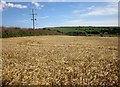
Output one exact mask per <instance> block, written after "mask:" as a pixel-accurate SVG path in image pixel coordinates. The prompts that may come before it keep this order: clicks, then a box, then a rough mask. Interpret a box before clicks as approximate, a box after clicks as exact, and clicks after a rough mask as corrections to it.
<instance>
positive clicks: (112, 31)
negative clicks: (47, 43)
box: [0, 26, 119, 38]
mask: <svg viewBox="0 0 120 87" xmlns="http://www.w3.org/2000/svg"><path fill="white" fill-rule="evenodd" d="M0 30H1V28H0ZM118 32H119V28H118V27H91V26H89V27H84V26H79V27H54V28H42V29H35V30H33V29H31V28H17V27H2V37H3V38H8V37H22V36H40V35H70V36H96V35H97V36H98V35H99V36H118Z"/></svg>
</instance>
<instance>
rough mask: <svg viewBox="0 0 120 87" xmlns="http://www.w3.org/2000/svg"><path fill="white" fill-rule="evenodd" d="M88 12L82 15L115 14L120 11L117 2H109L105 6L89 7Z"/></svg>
mask: <svg viewBox="0 0 120 87" xmlns="http://www.w3.org/2000/svg"><path fill="white" fill-rule="evenodd" d="M88 9H89V10H90V11H88V13H85V14H82V15H81V16H100V15H114V14H117V13H118V5H117V4H116V3H109V5H107V6H104V7H93V6H92V7H89V8H88Z"/></svg>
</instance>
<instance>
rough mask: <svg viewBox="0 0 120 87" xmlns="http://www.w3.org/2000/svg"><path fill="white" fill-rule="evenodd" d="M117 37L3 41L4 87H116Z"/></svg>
mask: <svg viewBox="0 0 120 87" xmlns="http://www.w3.org/2000/svg"><path fill="white" fill-rule="evenodd" d="M117 57H118V39H117V37H99V36H96V37H94V36H93V37H92V36H91V37H86V36H31V37H17V38H4V39H2V70H3V71H2V82H3V84H4V85H50V86H51V85H117V84H118V68H117Z"/></svg>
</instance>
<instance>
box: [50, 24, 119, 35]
mask: <svg viewBox="0 0 120 87" xmlns="http://www.w3.org/2000/svg"><path fill="white" fill-rule="evenodd" d="M50 30H54V31H59V32H62V33H64V34H66V35H73V36H80V35H86V36H87V35H88V36H91V35H118V27H91V26H88V27H85V26H79V27H55V28H50Z"/></svg>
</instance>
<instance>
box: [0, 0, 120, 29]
mask: <svg viewBox="0 0 120 87" xmlns="http://www.w3.org/2000/svg"><path fill="white" fill-rule="evenodd" d="M9 1H10V0H9ZM12 1H13V0H12ZM19 1H20V0H19ZM28 1H30V0H28ZM42 1H43V0H39V1H38V0H34V1H32V2H6V1H5V0H4V1H2V2H0V13H2V24H3V26H15V27H27V28H28V27H32V21H31V18H32V16H31V15H30V14H31V9H32V8H34V9H36V13H37V15H36V19H37V20H36V27H53V26H86V25H87V26H117V25H118V2H117V0H114V1H116V2H112V1H113V0H109V2H108V0H106V2H105V0H104V2H87V1H88V0H86V2H82V1H83V0H75V1H79V2H64V1H70V0H44V2H42ZM45 1H49V2H45ZM57 1H58V2H57ZM60 1H63V2H60ZM72 1H73V0H72ZM84 1H85V0H84ZM91 1H95V0H91ZM96 1H97V0H96Z"/></svg>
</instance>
